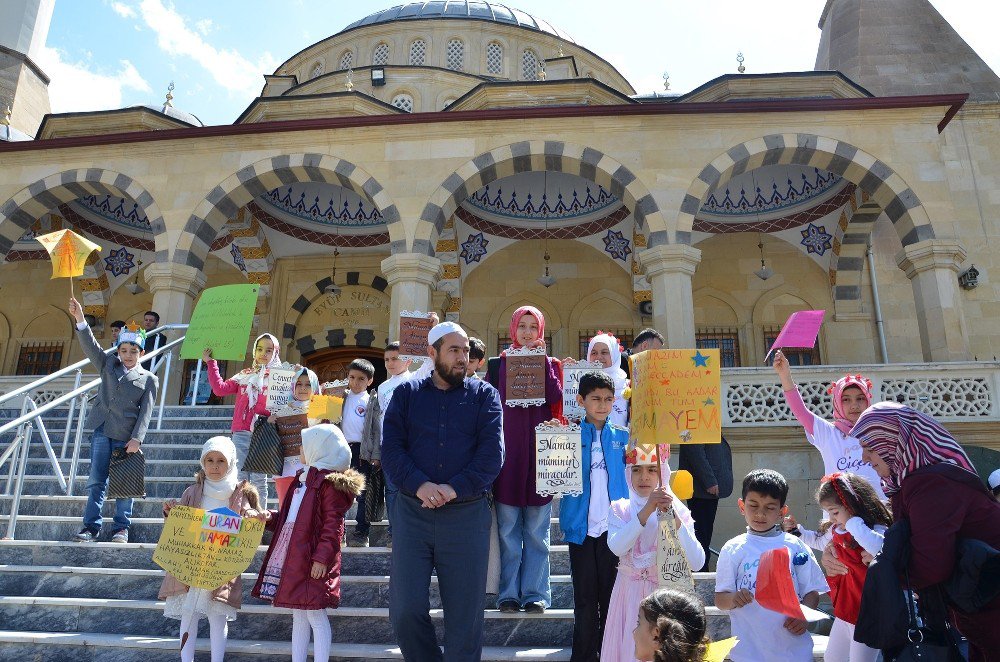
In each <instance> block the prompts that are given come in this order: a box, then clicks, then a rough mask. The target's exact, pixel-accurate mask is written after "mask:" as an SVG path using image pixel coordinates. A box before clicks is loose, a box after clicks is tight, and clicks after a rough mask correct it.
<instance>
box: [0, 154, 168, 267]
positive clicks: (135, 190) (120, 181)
mask: <svg viewBox="0 0 1000 662" xmlns="http://www.w3.org/2000/svg"><path fill="white" fill-rule="evenodd" d="M88 195H113V196H116V197H128V198H131V199H132V200H134V201H135V202H136V204H138V205H139V207H141V208H142V210H143V211H144V213H145V214H146V218H148V219H149V226H150V229H151V230H152V232H153V241H154V247H155V250H156V260H157V261H164V262H165V261H166V260H167V255H168V251H169V242H168V241H167V235H166V225H165V224H164V222H163V214H162V213H161V212H160V209H159V207H158V206H157V204H156V201H155V200H154V199H153V196H152V195H151V194H150V193H149V191H147V190H146V188H145V187H144V186H142V185H141V184H139V183H138V182H137V181H135V180H134V179H133V178H131V177H129V176H128V175H123V174H121V173H119V172H115V171H113V170H105V169H103V168H80V169H78V170H65V171H63V172H57V173H55V174H52V175H49V176H48V177H44V178H42V179H39V180H38V181H36V182H34V183H32V184H29V185H28V186H26V187H24V188H23V189H21V190H20V191H18V192H17V193H15V194H14V195H13V196H12V197H11V198H10V199H9V200H7V201H6V202H4V203H3V205H2V206H0V257H6V255H7V253H8V252H10V249H11V247H13V245H14V244H15V243H16V242H17V240H18V239H20V238H21V236H22V235H23V234H24V233H25V232H27V231H28V230H29V229H31V226H32V225H33V224H34V223H35V221H37V220H38V219H39V218H41V217H42V216H44V215H45V214H46V213H47V212H50V211H53V210H56V209H58V208H59V206H60V205H62V204H64V203H67V202H70V201H72V200H76V199H77V198H81V197H84V196H88Z"/></svg>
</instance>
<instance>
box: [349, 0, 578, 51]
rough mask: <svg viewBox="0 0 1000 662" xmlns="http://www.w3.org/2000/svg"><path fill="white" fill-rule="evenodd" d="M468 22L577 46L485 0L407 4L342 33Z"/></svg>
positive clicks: (528, 18)
mask: <svg viewBox="0 0 1000 662" xmlns="http://www.w3.org/2000/svg"><path fill="white" fill-rule="evenodd" d="M433 18H444V19H448V18H451V19H456V18H457V19H466V20H470V19H471V20H480V21H489V22H492V23H501V24H504V25H513V26H518V27H522V28H528V29H529V30H537V31H539V32H547V33H548V34H551V35H553V36H556V37H559V38H560V39H563V40H565V41H569V42H572V43H576V42H575V41H574V40H573V38H572V37H570V36H569V35H568V34H566V33H565V32H563V31H562V30H560V29H558V28H557V27H555V26H554V25H552V24H551V23H549V22H548V21H544V20H542V19H540V18H536V17H534V16H532V15H531V14H528V13H527V12H523V11H521V10H520V9H514V8H513V7H508V6H507V5H504V4H500V3H498V2H485V0H436V1H433V2H408V3H406V4H405V5H397V6H395V7H391V8H389V9H383V10H381V11H377V12H375V13H374V14H370V15H368V16H366V17H365V18H363V19H361V20H359V21H355V22H354V23H351V24H350V25H348V26H347V27H346V28H344V29H343V30H342V31H341V32H347V31H348V30H353V29H354V28H359V27H363V26H367V25H377V24H381V23H392V22H393V21H406V20H418V19H433Z"/></svg>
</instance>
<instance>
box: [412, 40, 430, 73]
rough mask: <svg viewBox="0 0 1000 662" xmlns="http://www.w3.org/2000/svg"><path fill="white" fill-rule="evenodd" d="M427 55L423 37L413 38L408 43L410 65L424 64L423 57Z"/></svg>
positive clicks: (420, 65)
mask: <svg viewBox="0 0 1000 662" xmlns="http://www.w3.org/2000/svg"><path fill="white" fill-rule="evenodd" d="M426 55H427V42H426V41H424V40H423V39H415V40H413V43H412V44H410V65H411V66H414V67H422V66H424V57H425V56H426Z"/></svg>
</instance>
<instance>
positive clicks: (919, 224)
mask: <svg viewBox="0 0 1000 662" xmlns="http://www.w3.org/2000/svg"><path fill="white" fill-rule="evenodd" d="M779 163H785V164H795V165H808V166H811V167H816V168H821V169H823V170H827V171H829V172H832V173H834V174H836V175H839V176H841V177H843V178H844V179H846V180H848V181H850V182H853V183H854V184H855V185H857V186H858V188H860V189H861V190H862V191H864V192H865V193H866V194H868V196H869V197H870V198H871V200H872V201H873V202H875V203H877V204H879V205H880V206H881V207H882V209H883V210H885V213H886V215H888V217H889V220H891V221H892V224H893V226H894V227H895V228H896V232H897V233H898V234H899V238H900V241H902V243H903V246H909V245H911V244H915V243H917V242H919V241H923V240H925V239H934V238H935V235H934V228H933V227H932V225H931V221H930V217H929V215H928V214H927V210H926V209H925V208H924V206H923V204H922V203H921V202H920V199H919V198H917V195H916V193H914V192H913V189H911V188H910V187H909V186H908V185H907V183H906V182H905V181H903V178H902V177H900V176H899V175H898V174H897V173H896V172H895V171H894V170H893V169H892V168H890V167H889V166H888V165H886V164H885V163H884V162H882V161H880V160H879V159H877V158H876V157H874V156H872V155H871V154H868V153H867V152H864V151H862V150H860V149H858V148H857V147H855V146H854V145H851V144H849V143H846V142H843V141H841V140H837V139H835V138H827V137H825V136H818V135H814V134H810V133H786V134H771V135H767V136H763V137H761V138H754V139H753V140H748V141H746V142H744V143H742V144H740V145H737V146H735V147H732V148H730V149H729V150H727V151H726V152H725V153H723V154H720V155H719V156H718V157H716V158H715V159H714V160H713V161H712V162H711V163H709V164H708V165H707V166H705V167H704V168H703V169H702V171H701V172H700V173H699V174H698V177H697V178H695V180H694V181H693V182H692V183H691V186H690V187H688V191H687V193H686V194H685V196H684V200H683V202H681V208H680V213H679V214H678V216H677V240H678V242H680V243H690V242H691V230H692V228H693V227H694V219H695V215H696V214H697V213H698V210H699V209H700V208H701V204H702V201H703V200H704V199H705V196H706V195H707V194H708V192H709V191H710V190H711V189H712V188H713V187H714V186H716V185H717V184H718V183H719V182H720V181H724V180H726V179H728V178H729V177H730V176H733V175H738V174H741V173H743V172H746V171H748V170H752V169H754V168H759V167H761V166H765V165H774V164H779Z"/></svg>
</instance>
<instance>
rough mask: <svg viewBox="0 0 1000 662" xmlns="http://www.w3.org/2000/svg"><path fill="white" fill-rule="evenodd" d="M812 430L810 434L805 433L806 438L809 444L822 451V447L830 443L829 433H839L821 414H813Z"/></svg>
mask: <svg viewBox="0 0 1000 662" xmlns="http://www.w3.org/2000/svg"><path fill="white" fill-rule="evenodd" d="M812 417H813V431H812V434H810V433H808V432H807V433H806V439H807V440H808V441H809V443H810V444H812V445H813V446H815V447H816V448H818V449H819V450H820V451H822V450H823V449H824V448H826V447H827V446H829V445H830V439H831V435H833V434H838V435H839V434H840V431H839V430H837V426H835V425H834V424H833V423H831V422H830V421H828V420H826V419H825V418H823V417H822V416H819V415H817V414H813V415H812Z"/></svg>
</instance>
